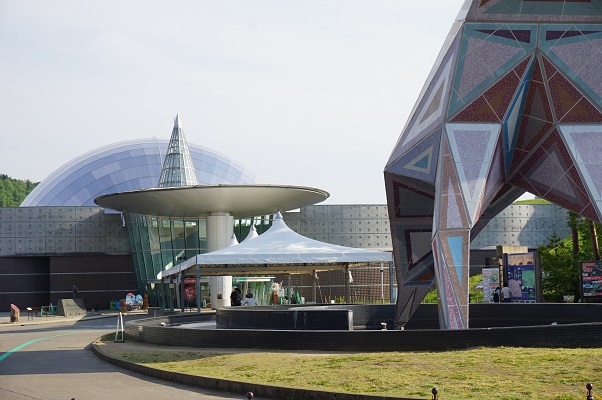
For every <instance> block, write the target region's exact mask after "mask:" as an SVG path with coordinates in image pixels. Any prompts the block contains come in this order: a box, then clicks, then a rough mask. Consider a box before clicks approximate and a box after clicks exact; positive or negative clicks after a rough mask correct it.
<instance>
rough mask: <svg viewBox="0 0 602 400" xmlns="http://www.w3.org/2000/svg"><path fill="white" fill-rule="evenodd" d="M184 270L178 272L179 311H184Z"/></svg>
mask: <svg viewBox="0 0 602 400" xmlns="http://www.w3.org/2000/svg"><path fill="white" fill-rule="evenodd" d="M184 299H185V297H184V271H182V272H180V312H184V311H185V309H184V307H186V301H185V300H184Z"/></svg>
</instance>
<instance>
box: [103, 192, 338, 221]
mask: <svg viewBox="0 0 602 400" xmlns="http://www.w3.org/2000/svg"><path fill="white" fill-rule="evenodd" d="M329 196H330V195H329V194H328V192H325V191H324V190H320V189H315V188H310V187H303V186H279V185H260V184H254V185H207V186H188V187H173V188H155V189H145V190H134V191H129V192H122V193H113V194H107V195H103V196H100V197H97V198H96V199H94V202H95V203H96V204H98V205H99V206H101V207H104V208H109V209H112V210H116V211H121V212H124V213H132V214H141V215H153V216H157V217H178V218H196V217H204V216H208V215H211V214H215V213H229V214H230V215H232V216H234V218H237V219H238V218H249V217H255V216H258V215H266V214H273V213H275V212H277V211H289V210H295V209H297V208H301V207H305V206H309V205H312V204H316V203H319V202H321V201H324V200H326V199H327V198H328V197H329Z"/></svg>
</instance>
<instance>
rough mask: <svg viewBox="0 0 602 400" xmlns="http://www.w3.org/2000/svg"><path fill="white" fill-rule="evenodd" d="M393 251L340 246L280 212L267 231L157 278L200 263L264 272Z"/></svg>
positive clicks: (211, 271)
mask: <svg viewBox="0 0 602 400" xmlns="http://www.w3.org/2000/svg"><path fill="white" fill-rule="evenodd" d="M390 261H392V255H391V253H387V252H382V251H375V250H365V249H357V248H351V247H344V246H337V245H334V244H329V243H324V242H320V241H317V240H313V239H309V238H307V237H305V236H302V235H299V234H298V233H295V232H294V231H292V230H291V229H290V228H289V227H288V226H287V225H286V224H285V222H284V220H283V219H282V215H280V213H277V214H276V216H275V219H274V223H273V224H272V226H271V227H270V229H268V230H267V231H266V232H265V233H263V234H262V235H260V236H258V237H256V238H254V239H253V240H245V241H243V242H242V243H240V244H238V245H235V246H230V247H226V248H224V249H221V250H217V251H214V252H211V253H206V254H198V255H196V256H195V257H193V258H190V259H188V260H186V261H185V262H183V263H182V264H179V265H176V266H175V267H172V268H170V269H168V270H165V271H162V272H161V273H159V274H158V276H157V278H158V279H161V278H165V277H168V276H171V275H177V274H180V273H181V272H183V271H185V270H187V269H190V268H193V267H196V266H197V265H199V267H200V271H201V275H203V276H209V275H213V276H219V275H263V274H277V273H303V272H309V271H327V270H344V269H345V268H346V267H348V266H350V265H357V264H367V263H372V262H390Z"/></svg>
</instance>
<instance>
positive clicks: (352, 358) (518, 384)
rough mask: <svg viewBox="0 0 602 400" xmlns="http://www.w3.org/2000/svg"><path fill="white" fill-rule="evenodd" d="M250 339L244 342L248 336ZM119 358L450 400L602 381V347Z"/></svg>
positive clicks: (578, 391) (567, 395)
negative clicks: (436, 392)
mask: <svg viewBox="0 0 602 400" xmlns="http://www.w3.org/2000/svg"><path fill="white" fill-rule="evenodd" d="M243 340H244V339H243ZM120 357H121V358H123V359H125V360H128V361H130V362H135V363H140V364H144V365H147V366H150V367H154V368H160V369H166V370H170V371H179V372H186V373H189V374H198V375H203V376H209V377H221V378H224V377H225V378H228V379H237V380H241V381H246V382H256V383H265V384H272V385H278V386H289V387H301V388H307V389H319V390H326V391H338V392H348V393H366V394H378V395H384V396H391V397H395V396H400V397H401V396H406V397H416V398H422V399H430V398H431V389H432V388H433V387H437V388H438V389H439V398H440V399H441V400H447V399H488V400H490V399H504V400H511V399H536V400H542V399H555V400H569V399H584V398H585V397H586V393H587V391H586V390H585V385H586V383H588V382H591V383H593V384H594V387H595V386H596V384H597V383H600V381H601V379H600V378H602V363H601V362H600V360H601V359H602V349H538V348H508V347H499V348H475V349H470V350H463V351H446V352H408V353H398V352H390V353H355V354H348V353H344V354H342V353H328V354H324V353H317V352H294V353H287V352H259V351H247V350H243V351H239V352H237V351H232V350H231V351H222V350H219V349H211V350H206V349H198V350H197V349H190V348H189V349H186V350H185V351H182V350H174V349H169V348H168V349H165V348H161V349H160V350H158V349H153V348H152V347H151V348H149V350H148V351H145V352H137V353H131V352H130V353H128V352H127V351H124V352H123V353H122V354H120Z"/></svg>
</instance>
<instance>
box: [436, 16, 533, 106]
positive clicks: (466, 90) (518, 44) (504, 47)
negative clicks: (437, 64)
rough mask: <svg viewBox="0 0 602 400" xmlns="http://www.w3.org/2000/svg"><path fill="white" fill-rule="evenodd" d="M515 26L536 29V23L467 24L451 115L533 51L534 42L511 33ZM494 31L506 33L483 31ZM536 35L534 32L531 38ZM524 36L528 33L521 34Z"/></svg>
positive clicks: (454, 86)
mask: <svg viewBox="0 0 602 400" xmlns="http://www.w3.org/2000/svg"><path fill="white" fill-rule="evenodd" d="M492 25H493V26H494V27H493V28H492ZM513 27H516V28H517V29H516V30H529V31H534V30H535V29H536V26H535V25H511V24H508V25H506V24H499V25H498V24H468V23H467V24H466V25H465V27H464V39H463V41H462V45H461V48H460V59H459V60H458V68H457V70H456V74H455V77H454V83H453V93H452V96H451V102H450V108H449V111H448V113H447V115H448V116H452V115H454V114H456V113H457V112H458V111H459V110H460V109H462V108H464V106H465V105H466V104H468V103H470V102H472V100H473V99H475V98H476V97H478V94H479V93H481V92H483V91H485V89H486V88H487V87H489V86H490V85H491V84H493V83H494V82H495V81H497V80H498V79H499V78H500V77H501V76H503V75H505V74H506V73H507V72H508V71H510V70H511V69H512V68H514V67H515V66H516V65H517V64H518V63H519V61H520V60H521V59H524V58H525V57H526V56H527V54H528V53H529V52H531V51H532V50H533V48H534V46H533V45H532V44H531V43H524V42H522V41H519V40H517V39H516V37H515V36H514V35H512V34H511V32H510V31H512V30H514V29H513ZM491 30H493V31H494V32H496V31H500V32H502V33H503V34H501V35H495V34H488V33H484V32H483V31H491ZM507 33H509V34H507ZM534 36H535V35H534V34H531V35H530V36H529V37H530V38H533V37H534ZM523 37H526V36H521V38H523ZM531 40H534V39H531Z"/></svg>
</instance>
